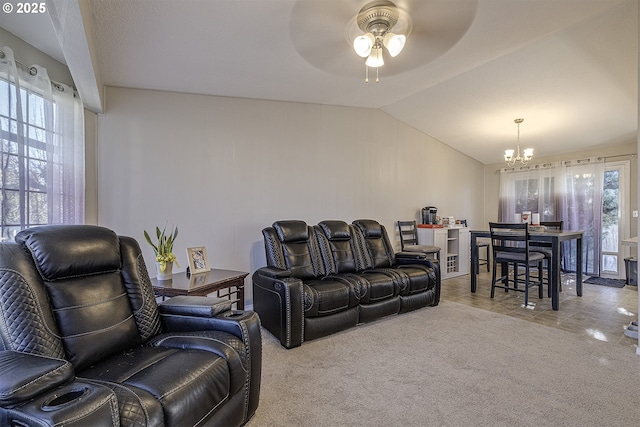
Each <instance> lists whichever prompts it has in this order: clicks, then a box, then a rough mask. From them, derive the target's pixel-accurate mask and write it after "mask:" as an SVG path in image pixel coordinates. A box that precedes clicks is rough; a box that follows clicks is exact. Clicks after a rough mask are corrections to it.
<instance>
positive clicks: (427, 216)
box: [422, 206, 438, 224]
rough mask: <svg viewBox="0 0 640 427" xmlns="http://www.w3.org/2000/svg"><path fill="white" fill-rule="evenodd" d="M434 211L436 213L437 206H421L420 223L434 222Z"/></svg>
mask: <svg viewBox="0 0 640 427" xmlns="http://www.w3.org/2000/svg"><path fill="white" fill-rule="evenodd" d="M436 213H438V208H436V207H435V206H427V207H424V208H422V223H423V224H436V223H437V222H436Z"/></svg>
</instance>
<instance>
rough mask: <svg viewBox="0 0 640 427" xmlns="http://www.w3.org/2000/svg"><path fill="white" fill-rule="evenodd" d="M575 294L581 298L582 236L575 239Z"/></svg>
mask: <svg viewBox="0 0 640 427" xmlns="http://www.w3.org/2000/svg"><path fill="white" fill-rule="evenodd" d="M576 251H577V254H576V258H577V259H576V262H577V265H576V293H577V294H578V296H579V297H581V296H582V236H579V237H578V238H577V239H576Z"/></svg>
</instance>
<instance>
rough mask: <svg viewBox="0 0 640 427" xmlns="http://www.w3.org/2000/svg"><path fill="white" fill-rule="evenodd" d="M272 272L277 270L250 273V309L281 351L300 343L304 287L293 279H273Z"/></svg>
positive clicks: (270, 269) (300, 281) (301, 339)
mask: <svg viewBox="0 0 640 427" xmlns="http://www.w3.org/2000/svg"><path fill="white" fill-rule="evenodd" d="M274 270H278V269H274V268H271V267H263V268H259V269H258V270H256V271H255V272H254V273H253V276H252V279H253V309H254V310H255V311H256V312H257V313H258V314H259V315H260V320H261V322H262V325H263V326H264V327H265V328H266V329H267V330H268V331H269V332H271V333H272V334H273V335H274V336H275V337H276V338H278V339H279V340H280V343H281V344H282V346H283V347H285V348H293V347H298V346H299V345H301V344H302V342H303V341H304V283H303V282H302V280H300V279H297V278H295V277H274V276H273V274H272V273H273V271H274ZM280 271H281V272H284V271H287V270H280Z"/></svg>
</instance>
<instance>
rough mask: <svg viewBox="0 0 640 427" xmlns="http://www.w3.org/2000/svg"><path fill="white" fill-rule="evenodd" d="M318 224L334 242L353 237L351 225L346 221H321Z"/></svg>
mask: <svg viewBox="0 0 640 427" xmlns="http://www.w3.org/2000/svg"><path fill="white" fill-rule="evenodd" d="M318 225H319V226H320V228H321V229H322V231H323V232H324V234H325V236H327V239H329V240H330V241H332V242H335V241H346V240H349V239H351V227H349V224H347V223H346V222H344V221H321V222H319V223H318Z"/></svg>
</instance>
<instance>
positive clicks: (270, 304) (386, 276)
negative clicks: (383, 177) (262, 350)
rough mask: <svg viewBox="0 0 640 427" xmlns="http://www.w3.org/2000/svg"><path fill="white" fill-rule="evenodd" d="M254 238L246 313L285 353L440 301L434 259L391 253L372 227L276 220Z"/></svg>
mask: <svg viewBox="0 0 640 427" xmlns="http://www.w3.org/2000/svg"><path fill="white" fill-rule="evenodd" d="M262 234H263V237H264V243H265V251H266V258H267V266H266V267H262V268H259V269H257V270H256V271H255V272H254V274H253V308H254V310H256V312H257V313H258V314H259V315H260V319H261V321H262V324H263V326H264V327H265V328H266V329H267V330H268V331H269V332H271V333H272V334H273V335H274V336H276V337H277V338H278V339H280V343H281V344H282V346H284V347H286V348H293V347H297V346H299V345H301V344H302V342H304V341H309V340H313V339H316V338H319V337H323V336H327V335H330V334H333V333H335V332H338V331H341V330H344V329H347V328H351V327H353V326H356V325H357V324H359V323H364V322H370V321H372V320H376V319H379V318H381V317H383V316H387V315H391V314H397V313H403V312H407V311H411V310H415V309H417V308H420V307H426V306H435V305H437V304H438V302H439V300H440V268H439V264H438V261H437V260H434V259H428V258H427V257H426V255H425V254H423V253H420V252H399V253H394V252H393V249H392V247H391V244H390V242H389V239H388V236H387V234H386V230H385V228H384V227H383V226H382V225H380V224H379V223H378V222H376V221H373V220H358V221H354V222H353V224H352V225H349V224H347V223H346V222H344V221H321V222H320V223H319V224H318V225H316V226H313V227H312V226H308V225H307V224H306V223H305V222H304V221H299V220H286V221H276V222H275V223H273V226H272V227H267V228H265V229H263V230H262Z"/></svg>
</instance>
